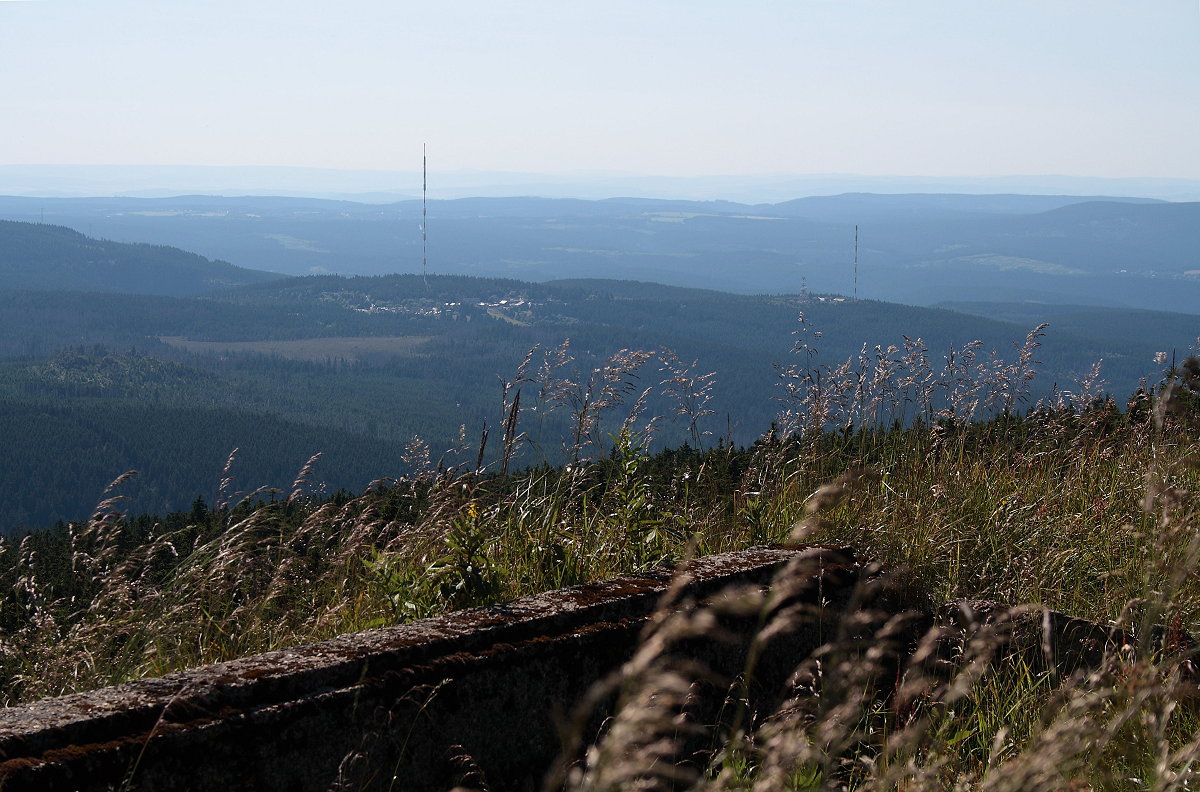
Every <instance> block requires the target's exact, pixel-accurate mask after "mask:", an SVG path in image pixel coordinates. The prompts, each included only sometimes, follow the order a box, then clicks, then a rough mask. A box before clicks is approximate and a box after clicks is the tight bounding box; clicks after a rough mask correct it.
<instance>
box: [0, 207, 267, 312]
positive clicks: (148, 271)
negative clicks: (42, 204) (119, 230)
mask: <svg viewBox="0 0 1200 792" xmlns="http://www.w3.org/2000/svg"><path fill="white" fill-rule="evenodd" d="M279 277H282V276H280V275H277V274H275V273H271V272H263V271H260V270H251V269H245V268H243V267H236V266H234V265H233V264H229V263H228V262H224V261H212V260H209V259H206V258H204V257H203V256H199V255H197V254H195V253H188V252H187V251H184V250H180V249H179V248H174V247H167V246H165V245H145V244H127V243H123V242H110V241H108V240H103V239H93V238H91V237H88V236H85V235H83V234H81V233H79V232H78V231H74V230H72V229H70V228H66V227H65V226H57V225H46V224H43V223H20V222H14V221H9V220H0V284H2V285H3V287H4V288H6V289H28V290H52V291H64V290H69V291H89V292H123V293H128V294H162V295H176V296H182V295H192V294H200V293H203V292H207V291H211V290H213V289H218V288H222V287H227V286H237V285H243V284H249V283H258V282H260V281H265V280H271V279H273V278H279Z"/></svg>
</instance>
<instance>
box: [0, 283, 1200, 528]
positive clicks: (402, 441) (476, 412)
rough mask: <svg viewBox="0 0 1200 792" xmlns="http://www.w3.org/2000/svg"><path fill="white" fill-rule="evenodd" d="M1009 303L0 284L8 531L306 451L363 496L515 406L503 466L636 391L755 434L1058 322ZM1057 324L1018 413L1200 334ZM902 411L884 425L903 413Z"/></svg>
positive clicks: (601, 417)
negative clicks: (820, 384) (802, 374)
mask: <svg viewBox="0 0 1200 792" xmlns="http://www.w3.org/2000/svg"><path fill="white" fill-rule="evenodd" d="M1018 307H1020V308H1022V309H1023V310H1022V311H1021V312H1019V313H1018V312H1017V308H1015V307H1011V306H1010V307H1007V308H1006V307H1005V306H1002V305H991V306H979V305H972V306H965V307H964V309H965V310H969V311H972V312H975V313H983V314H986V313H987V312H988V311H994V312H995V314H996V316H995V317H994V318H986V317H985V316H978V315H976V316H971V315H968V314H967V313H961V312H955V311H948V310H937V309H929V308H920V307H914V306H904V305H896V304H889V303H884V302H877V301H872V300H855V299H853V298H846V297H842V296H836V295H828V294H826V295H818V294H809V293H804V294H793V295H758V296H755V295H745V294H729V293H724V292H718V291H708V290H703V289H695V288H689V289H684V288H679V287H673V286H664V285H660V284H654V283H644V282H643V283H635V282H631V281H611V280H599V279H593V280H583V279H577V280H559V281H550V282H544V283H530V282H523V281H518V280H511V279H499V278H475V277H465V276H438V275H429V276H428V277H422V276H420V275H387V276H377V277H364V276H359V277H350V278H347V277H342V276H332V275H324V276H312V277H303V278H288V279H281V280H275V281H270V282H263V283H256V284H248V285H244V286H239V287H230V288H226V289H220V290H216V291H213V292H211V293H209V294H207V295H205V296H201V297H180V296H164V295H147V294H113V293H98V292H81V291H75V292H68V291H5V290H2V289H0V447H2V448H3V449H4V453H2V454H0V481H3V482H4V484H5V485H4V486H3V487H0V532H4V531H5V530H9V531H11V530H16V529H21V528H34V527H39V526H44V525H47V524H50V523H52V522H53V521H55V520H58V519H63V520H68V519H82V518H86V517H87V515H88V514H89V513H90V512H91V509H92V508H93V507H94V506H95V504H96V502H97V500H98V499H99V498H100V497H101V495H102V493H103V491H104V487H105V485H107V484H108V483H109V482H110V481H112V480H113V479H114V478H116V477H117V476H119V475H121V474H122V473H124V472H125V471H127V470H130V469H136V470H138V471H139V474H138V475H137V476H136V477H134V479H132V480H131V481H130V482H129V483H127V484H125V485H123V487H122V494H123V495H128V496H130V498H131V500H129V501H127V502H126V506H127V507H128V508H129V509H131V510H132V511H147V512H157V513H164V512H168V511H174V510H178V509H186V508H188V506H189V505H190V504H191V503H192V501H193V500H194V499H195V498H196V497H197V496H198V495H201V496H203V497H204V498H205V499H206V500H207V501H209V502H210V503H211V502H213V499H214V498H216V497H217V491H218V490H219V489H221V482H222V481H223V480H225V479H226V478H231V477H232V478H233V479H234V483H233V484H232V485H231V486H230V487H229V489H230V490H243V491H255V490H259V489H260V488H261V487H267V488H269V489H270V488H273V489H274V490H275V491H277V492H283V493H286V492H290V491H291V489H292V482H293V480H294V478H295V477H296V474H297V471H299V470H300V469H301V468H302V467H303V466H304V463H305V461H306V460H307V459H308V458H309V457H310V456H311V455H312V454H314V453H317V452H322V453H323V456H322V457H321V459H320V461H319V464H317V466H316V474H315V478H314V481H317V482H322V483H324V484H325V485H326V488H327V491H333V490H336V489H338V488H346V489H348V490H351V491H360V490H362V489H363V488H364V487H365V486H366V485H367V484H368V482H370V481H372V480H374V479H378V478H383V477H388V476H397V475H401V474H404V473H406V472H409V471H410V470H411V467H410V465H411V463H412V460H413V459H419V458H420V457H421V456H422V455H421V453H415V454H414V453H411V452H410V445H411V442H412V440H413V438H414V437H419V438H421V440H422V441H423V443H421V444H418V446H417V450H418V451H419V450H420V448H424V449H425V450H426V451H427V452H429V453H430V454H431V456H430V457H429V461H430V462H431V464H434V465H436V464H437V462H438V461H439V460H440V459H441V460H444V461H445V462H446V464H448V465H456V464H460V463H465V464H468V465H475V464H477V462H478V460H480V459H482V461H483V463H484V464H489V463H495V462H496V460H498V459H499V458H500V457H501V455H502V453H503V452H502V448H503V442H502V440H501V439H497V438H501V437H502V435H503V432H502V431H500V429H499V428H501V427H505V426H506V425H507V424H508V422H509V421H511V420H512V419H514V417H515V418H516V419H517V420H518V423H517V424H514V427H515V429H514V433H513V434H512V435H511V438H512V439H513V440H514V441H515V439H516V438H518V437H519V438H520V443H519V447H518V448H516V450H515V454H516V456H515V457H513V459H512V462H513V464H514V465H517V466H523V465H537V464H540V463H542V462H548V463H552V464H553V463H557V462H561V461H563V460H564V459H567V458H570V457H571V456H572V454H573V453H574V452H573V450H572V448H573V446H575V445H577V444H578V443H579V442H580V441H581V438H572V436H571V433H572V431H574V430H575V429H576V428H577V427H579V426H580V425H583V424H586V425H588V426H589V427H590V429H589V435H588V437H587V438H586V440H587V442H588V443H589V444H590V445H589V446H588V453H603V452H604V449H605V448H607V447H608V446H609V445H610V444H611V440H610V439H609V433H610V432H614V431H616V430H617V429H619V427H620V425H621V423H622V421H624V419H625V418H626V417H627V416H628V415H629V412H630V410H631V409H632V408H633V404H634V403H639V404H640V405H641V406H642V407H643V408H644V411H643V414H642V417H643V420H644V421H648V420H649V419H650V417H652V416H659V417H660V418H661V420H659V421H658V422H657V423H656V426H657V434H656V435H655V439H654V444H655V447H656V448H660V447H663V446H678V445H682V444H683V442H685V441H690V442H692V443H696V442H702V443H704V444H712V443H715V442H717V438H722V439H724V440H727V441H730V442H732V443H734V444H737V445H741V444H747V443H750V442H752V441H754V439H755V438H757V437H759V436H761V435H762V433H763V432H765V431H767V430H768V429H769V427H770V426H771V423H772V421H773V420H774V419H775V418H776V417H777V416H778V414H779V412H780V411H781V410H783V409H789V408H792V407H797V405H795V404H792V403H791V401H789V397H788V393H789V391H788V387H787V386H788V385H789V384H794V383H795V377H793V376H792V375H790V374H788V368H787V367H788V366H789V365H792V364H796V365H799V366H801V367H820V370H822V371H823V372H824V373H822V374H821V376H822V377H826V376H828V375H829V374H830V373H831V372H833V371H834V370H835V369H837V370H843V369H844V371H845V372H847V373H846V376H854V377H860V378H862V381H863V382H877V381H889V382H890V380H889V379H888V376H890V374H889V372H897V371H901V370H903V371H908V372H910V373H912V374H913V376H916V377H918V379H921V378H927V377H928V376H933V375H934V374H935V373H936V372H943V371H944V370H945V369H946V368H947V366H949V365H950V360H951V359H953V361H954V364H953V365H954V371H953V372H951V373H952V374H953V376H955V377H957V376H958V375H959V374H960V373H961V372H962V371H968V370H969V373H970V374H971V375H972V376H976V375H978V376H979V377H981V378H982V379H984V380H996V378H997V377H1000V376H1004V377H1008V376H1009V374H1008V373H1007V372H1009V368H1008V366H1009V364H1010V363H1011V361H1013V360H1015V359H1016V355H1017V352H1016V350H1015V349H1014V348H1013V345H1014V344H1020V343H1021V342H1022V339H1024V337H1025V335H1026V334H1027V333H1028V332H1029V331H1030V329H1031V328H1032V327H1034V326H1035V325H1037V324H1040V323H1041V322H1044V321H1047V316H1048V315H1049V314H1048V309H1046V307H1045V306H1041V307H1038V308H1035V307H1033V306H1026V305H1022V306H1018ZM1006 311H1007V313H1010V314H1013V315H1012V316H1011V317H1008V316H1005V315H1004V314H1005V312H1006ZM801 315H803V319H804V321H803V323H801V322H799V321H798V318H799V317H800V316H801ZM1067 318H1070V319H1071V321H1070V322H1067V321H1066V319H1067ZM1067 318H1064V324H1066V325H1067V326H1066V327H1064V328H1059V327H1058V326H1056V325H1054V324H1052V325H1051V327H1050V328H1049V329H1048V331H1047V334H1046V336H1045V337H1044V338H1043V339H1042V346H1041V347H1040V348H1038V349H1037V350H1036V353H1035V355H1034V358H1035V359H1036V360H1039V361H1042V364H1041V365H1039V366H1037V376H1036V378H1035V379H1034V380H1033V381H1032V382H1029V383H1025V381H1024V380H1023V379H1022V380H1020V382H1021V387H1022V389H1023V392H1024V396H1023V398H1022V399H1020V404H1021V407H1022V408H1024V407H1025V406H1027V405H1029V404H1030V403H1032V401H1033V400H1036V399H1039V398H1042V397H1051V396H1052V395H1053V394H1054V393H1057V394H1059V395H1061V394H1062V392H1063V391H1064V390H1070V391H1072V392H1077V391H1080V386H1079V385H1077V384H1076V379H1077V378H1079V377H1082V376H1084V375H1086V374H1087V372H1088V371H1089V370H1090V369H1091V367H1092V364H1093V363H1095V362H1096V361H1097V360H1099V359H1103V361H1104V365H1103V368H1102V370H1101V372H1100V375H1101V377H1102V378H1103V379H1104V380H1106V381H1107V383H1108V385H1107V388H1108V390H1110V391H1111V392H1112V393H1113V394H1114V395H1115V396H1117V397H1118V398H1121V399H1123V398H1125V397H1126V396H1128V395H1130V394H1131V393H1132V392H1133V391H1134V389H1135V388H1136V387H1137V386H1138V382H1139V380H1140V379H1141V378H1142V377H1146V376H1154V375H1155V374H1156V370H1155V363H1154V359H1155V357H1156V354H1157V353H1158V352H1160V351H1167V352H1169V351H1171V350H1173V349H1179V350H1184V349H1186V348H1187V347H1189V346H1190V345H1191V344H1192V343H1193V342H1194V340H1195V335H1196V333H1195V332H1194V328H1195V325H1194V322H1193V321H1192V320H1191V319H1190V318H1189V317H1188V316H1181V315H1169V314H1163V313H1160V312H1142V313H1140V314H1139V315H1138V320H1137V321H1133V322H1128V323H1120V324H1118V323H1117V322H1116V321H1115V319H1116V318H1118V317H1112V316H1109V318H1104V317H1100V318H1098V319H1091V318H1088V317H1083V318H1079V317H1075V318H1071V317H1067ZM1000 319H1010V320H1009V321H1000ZM1083 319H1086V321H1083ZM1050 321H1056V320H1055V319H1050ZM1106 326H1109V327H1113V328H1118V329H1119V331H1120V332H1119V337H1117V335H1116V334H1112V333H1107V332H1105V333H1100V332H1098V331H1097V329H1096V328H1097V327H1106ZM1068 328H1070V329H1068ZM1073 331H1074V332H1073ZM568 342H569V343H568ZM973 342H978V343H973ZM796 345H799V348H798V349H795V350H793V348H794V347H795V346H796ZM877 345H878V346H877ZM664 347H665V348H667V349H669V350H671V353H667V352H664V351H663V348H664ZM531 349H533V350H534V352H533V353H531V352H530V350H531ZM623 350H624V352H622V351H623ZM630 350H637V351H638V352H637V353H636V354H635V353H630V352H629V351H630ZM956 350H957V351H956ZM993 351H994V352H993ZM672 353H673V354H672ZM612 360H615V361H616V362H615V363H611V364H610V361H612ZM523 361H526V362H524V363H523ZM693 361H695V362H694V363H693ZM914 366H915V367H916V369H913V367H914ZM906 367H907V368H906ZM614 372H623V373H620V374H619V375H618V374H617V373H614ZM710 372H711V376H710ZM921 372H924V373H921ZM876 374H878V376H876ZM781 375H782V376H781ZM1013 376H1015V375H1013ZM613 377H616V379H613ZM497 378H500V379H502V380H503V381H504V383H507V384H508V385H509V386H510V387H511V388H512V390H506V389H505V387H503V386H502V383H501V382H500V381H499V380H498V379H497ZM843 381H845V380H844V378H843ZM922 381H924V380H922ZM680 383H682V384H680ZM1026 385H1027V387H1026ZM897 387H901V388H902V387H904V386H902V385H897ZM1104 387H1105V386H1104V385H1096V386H1095V388H1096V389H1103V388H1104ZM518 391H520V392H521V398H520V403H519V411H517V412H514V410H516V408H515V407H514V404H516V401H515V398H516V397H515V395H514V394H515V393H516V392H518ZM643 392H647V396H646V399H645V401H644V402H643V401H640V400H639V399H638V396H639V395H640V394H642V393H643ZM903 404H904V409H906V410H908V412H906V413H904V414H903V415H897V416H895V417H896V419H897V420H901V419H904V418H912V417H913V414H914V413H913V411H914V410H916V409H917V408H916V407H915V406H913V404H912V403H911V402H903ZM585 408H586V410H587V411H588V413H587V415H585V416H584V417H585V419H586V420H585V421H583V422H582V423H581V422H580V421H579V420H576V419H575V418H574V413H573V411H578V410H584V409H585ZM688 409H690V410H692V414H694V415H695V416H696V417H697V421H696V422H695V424H691V423H689V419H688V417H687V410H688ZM681 410H683V412H681ZM701 413H703V415H701ZM593 418H595V419H596V420H595V421H594V422H593V420H592V419H593ZM488 436H490V437H491V441H490V442H487V441H486V438H487V437H488ZM481 446H483V448H482V449H481ZM234 448H239V449H241V451H240V452H239V453H238V455H237V460H236V463H235V464H234V465H233V467H232V471H231V472H229V471H225V472H223V471H224V466H225V462H226V460H227V459H228V457H229V454H230V452H232V451H233V449H234ZM481 453H482V456H481Z"/></svg>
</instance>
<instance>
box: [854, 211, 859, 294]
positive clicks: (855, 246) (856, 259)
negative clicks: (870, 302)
mask: <svg viewBox="0 0 1200 792" xmlns="http://www.w3.org/2000/svg"><path fill="white" fill-rule="evenodd" d="M854 299H855V301H857V300H858V226H857V225H856V226H854Z"/></svg>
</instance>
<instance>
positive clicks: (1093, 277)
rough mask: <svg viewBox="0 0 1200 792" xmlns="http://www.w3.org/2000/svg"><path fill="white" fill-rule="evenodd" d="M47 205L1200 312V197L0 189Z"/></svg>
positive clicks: (299, 239)
mask: <svg viewBox="0 0 1200 792" xmlns="http://www.w3.org/2000/svg"><path fill="white" fill-rule="evenodd" d="M43 213H44V216H45V218H46V219H47V221H49V222H54V223H59V224H63V225H68V226H71V227H74V228H79V229H84V228H86V229H89V230H90V229H95V234H96V235H98V236H104V237H107V238H110V239H121V240H129V241H138V242H142V241H149V242H154V243H159V244H166V245H172V246H177V247H181V248H183V249H185V250H192V251H196V252H198V253H199V254H201V255H203V256H207V257H209V258H213V259H219V260H222V261H229V262H233V263H235V264H237V265H240V266H244V267H253V268H255V269H262V270H272V271H275V272H281V273H287V274H289V275H309V274H338V275H383V274H389V273H416V272H422V271H423V269H424V271H427V272H428V273H429V274H442V275H469V276H476V277H507V278H516V279H519V280H525V281H548V280H558V279H564V278H606V279H613V280H637V281H650V282H656V283H665V284H670V285H675V286H684V287H696V288H707V289H716V290H720V291H729V292H737V293H742V294H754V293H776V294H778V293H783V294H787V293H796V292H799V291H802V290H804V289H806V288H807V289H808V290H811V291H817V292H824V293H840V294H845V295H849V296H857V297H861V298H870V299H875V300H881V301H885V302H901V303H907V304H911V305H932V304H934V303H937V302H943V301H955V302H957V301H970V300H977V299H980V298H981V295H982V296H985V297H986V298H987V299H989V300H996V301H1017V302H1020V301H1029V300H1032V301H1040V302H1047V303H1061V304H1078V303H1085V304H1092V305H1100V306H1109V307H1128V308H1142V309H1153V310H1166V311H1177V312H1184V313H1193V314H1195V313H1200V203H1167V202H1161V201H1150V200H1147V199H1141V198H1121V197H1101V198H1097V197H1095V196H1071V195H1059V196H1046V195H1018V194H998V195H967V194H932V195H931V194H895V195H874V194H857V193H849V194H843V195H832V196H824V197H814V198H804V199H798V200H794V201H786V202H783V203H779V204H743V203H734V202H730V201H692V200H663V199H650V198H612V199H607V200H602V201H586V200H579V199H568V198H534V197H524V198H490V197H476V198H464V199H458V200H451V201H432V202H430V203H429V206H428V216H427V217H426V218H424V220H423V218H422V204H421V202H420V201H419V200H417V201H413V200H409V201H401V202H397V203H392V204H365V203H355V202H351V201H327V200H314V199H303V198H280V197H239V198H220V197H211V196H179V197H174V198H165V199H139V198H105V199H77V198H75V199H34V198H15V197H0V217H7V218H11V219H14V220H24V221H29V220H36V219H39V218H40V217H42V216H43ZM423 222H424V225H425V227H426V229H427V231H428V234H427V237H428V244H427V246H426V247H425V248H423V246H422V242H421V240H422V235H421V232H420V227H421V225H422V223H423ZM856 226H857V227H858V228H859V234H858V245H857V252H858V259H859V261H858V264H859V266H858V267H857V268H856V267H855V266H854V258H855V252H856V245H855V237H856V234H855V227H856ZM89 232H90V231H89ZM423 260H424V261H426V265H424V267H423V265H422V261H423Z"/></svg>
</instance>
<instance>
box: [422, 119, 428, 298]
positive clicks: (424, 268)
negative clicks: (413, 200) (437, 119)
mask: <svg viewBox="0 0 1200 792" xmlns="http://www.w3.org/2000/svg"><path fill="white" fill-rule="evenodd" d="M428 192H429V159H428V157H426V156H425V144H424V143H422V144H421V280H423V281H425V288H426V289H428V288H429V258H428V248H427V245H426V231H425V225H426V222H427V218H428V216H429V212H428V210H427V208H426V206H427V204H426V194H427V193H428Z"/></svg>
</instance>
